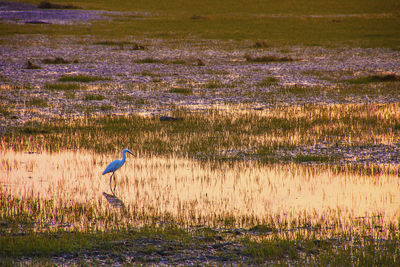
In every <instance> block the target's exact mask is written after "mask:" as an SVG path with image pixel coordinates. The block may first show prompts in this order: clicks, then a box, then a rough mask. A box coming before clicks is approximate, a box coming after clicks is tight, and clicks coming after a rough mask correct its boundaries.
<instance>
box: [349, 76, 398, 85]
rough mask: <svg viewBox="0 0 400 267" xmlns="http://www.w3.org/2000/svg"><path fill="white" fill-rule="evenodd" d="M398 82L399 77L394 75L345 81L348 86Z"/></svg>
mask: <svg viewBox="0 0 400 267" xmlns="http://www.w3.org/2000/svg"><path fill="white" fill-rule="evenodd" d="M397 81H400V76H399V75H395V74H385V75H380V74H378V75H371V76H364V77H358V78H355V79H349V80H346V82H348V83H350V84H366V83H380V82H397Z"/></svg>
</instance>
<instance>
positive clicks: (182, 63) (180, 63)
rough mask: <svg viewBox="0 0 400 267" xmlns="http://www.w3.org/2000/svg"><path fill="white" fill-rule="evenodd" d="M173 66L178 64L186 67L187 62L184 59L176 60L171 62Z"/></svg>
mask: <svg viewBox="0 0 400 267" xmlns="http://www.w3.org/2000/svg"><path fill="white" fill-rule="evenodd" d="M170 63H171V64H176V65H185V64H187V62H186V61H185V60H182V59H174V60H171V61H170Z"/></svg>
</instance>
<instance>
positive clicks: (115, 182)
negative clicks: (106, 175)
mask: <svg viewBox="0 0 400 267" xmlns="http://www.w3.org/2000/svg"><path fill="white" fill-rule="evenodd" d="M116 187H117V181H116V180H115V175H114V190H113V195H115V188H116Z"/></svg>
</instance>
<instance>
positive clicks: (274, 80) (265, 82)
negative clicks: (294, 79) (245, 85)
mask: <svg viewBox="0 0 400 267" xmlns="http://www.w3.org/2000/svg"><path fill="white" fill-rule="evenodd" d="M278 81H279V79H278V78H275V77H266V78H264V80H262V81H261V82H259V83H258V84H257V85H258V86H261V87H267V86H270V85H272V84H275V83H277V82H278Z"/></svg>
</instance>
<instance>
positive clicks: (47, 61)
mask: <svg viewBox="0 0 400 267" xmlns="http://www.w3.org/2000/svg"><path fill="white" fill-rule="evenodd" d="M42 63H43V64H71V63H79V61H78V60H77V59H75V60H73V61H69V60H65V59H64V58H62V57H56V58H45V59H42Z"/></svg>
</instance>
